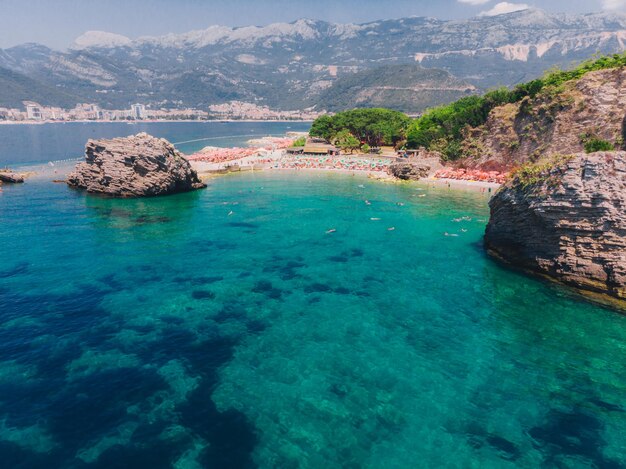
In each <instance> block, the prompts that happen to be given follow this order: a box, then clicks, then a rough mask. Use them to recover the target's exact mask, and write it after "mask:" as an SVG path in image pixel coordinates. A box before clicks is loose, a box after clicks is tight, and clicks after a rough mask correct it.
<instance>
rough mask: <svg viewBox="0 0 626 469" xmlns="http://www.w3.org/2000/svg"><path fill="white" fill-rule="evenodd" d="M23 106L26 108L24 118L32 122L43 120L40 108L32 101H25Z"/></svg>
mask: <svg viewBox="0 0 626 469" xmlns="http://www.w3.org/2000/svg"><path fill="white" fill-rule="evenodd" d="M24 106H25V107H26V118H27V119H29V120H33V121H40V120H43V113H42V111H41V106H40V105H39V104H37V103H35V102H33V101H25V102H24Z"/></svg>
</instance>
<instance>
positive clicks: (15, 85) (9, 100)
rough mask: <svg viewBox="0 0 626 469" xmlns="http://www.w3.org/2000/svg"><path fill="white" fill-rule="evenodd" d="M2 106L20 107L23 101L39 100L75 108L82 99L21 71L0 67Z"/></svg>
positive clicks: (43, 103)
mask: <svg viewBox="0 0 626 469" xmlns="http://www.w3.org/2000/svg"><path fill="white" fill-rule="evenodd" d="M0 89H1V90H2V93H0V107H8V108H19V109H22V108H23V107H24V106H23V104H22V101H26V100H29V101H37V102H40V103H41V104H42V105H47V106H60V107H65V108H73V107H74V106H75V105H76V103H78V102H80V99H79V98H77V97H76V96H72V95H70V94H68V93H65V92H64V91H62V90H59V89H57V88H54V87H52V86H48V85H45V84H43V83H41V82H39V81H37V80H33V79H32V78H29V77H27V76H25V75H22V74H20V73H17V72H14V71H11V70H8V69H6V68H2V67H0Z"/></svg>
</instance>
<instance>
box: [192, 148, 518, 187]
mask: <svg viewBox="0 0 626 469" xmlns="http://www.w3.org/2000/svg"><path fill="white" fill-rule="evenodd" d="M249 143H250V145H251V146H250V147H247V148H219V147H205V148H203V149H202V150H200V151H199V152H197V153H194V154H193V155H190V156H188V159H189V160H190V161H196V162H202V163H211V164H216V165H218V166H217V168H216V169H225V168H227V167H228V166H229V164H230V165H231V166H232V165H240V166H253V167H255V168H256V167H257V166H260V167H265V168H267V169H296V170H298V169H325V170H346V171H368V172H378V173H382V172H387V170H388V168H389V165H390V164H391V160H390V159H386V158H380V157H379V158H376V157H371V156H364V155H359V156H357V155H355V156H351V155H341V156H330V155H329V156H326V155H316V156H313V155H288V154H285V153H284V152H281V151H280V150H284V149H286V148H289V147H291V146H292V145H293V143H294V138H289V137H264V138H261V139H257V140H253V141H250V142H249ZM507 176H508V175H507V173H503V172H498V171H482V170H479V169H464V168H443V169H441V170H439V171H437V172H436V173H435V175H434V177H435V178H436V179H454V180H459V181H478V182H485V183H496V184H503V183H504V182H505V181H506V179H507Z"/></svg>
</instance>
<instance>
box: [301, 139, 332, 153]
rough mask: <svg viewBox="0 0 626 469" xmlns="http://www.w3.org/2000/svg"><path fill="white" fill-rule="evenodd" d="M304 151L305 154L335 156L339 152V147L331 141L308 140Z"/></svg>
mask: <svg viewBox="0 0 626 469" xmlns="http://www.w3.org/2000/svg"><path fill="white" fill-rule="evenodd" d="M302 153H304V154H305V155H326V156H335V155H338V154H339V149H338V148H337V147H335V146H334V145H331V144H329V143H317V142H307V143H306V145H305V146H304V150H303V151H302Z"/></svg>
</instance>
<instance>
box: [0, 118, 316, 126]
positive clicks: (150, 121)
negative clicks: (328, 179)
mask: <svg viewBox="0 0 626 469" xmlns="http://www.w3.org/2000/svg"><path fill="white" fill-rule="evenodd" d="M160 122H163V123H167V124H175V123H177V122H180V123H188V124H189V123H197V124H208V123H212V122H214V123H218V124H220V123H230V122H247V123H254V122H262V123H268V122H280V123H289V122H305V123H307V122H313V121H312V120H309V119H203V120H198V119H142V120H138V121H124V120H90V119H84V120H71V121H55V120H49V121H0V125H45V124H129V125H138V124H158V123H160Z"/></svg>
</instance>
